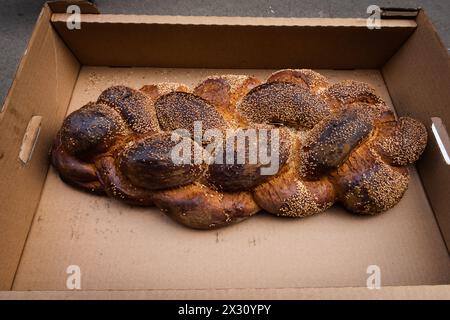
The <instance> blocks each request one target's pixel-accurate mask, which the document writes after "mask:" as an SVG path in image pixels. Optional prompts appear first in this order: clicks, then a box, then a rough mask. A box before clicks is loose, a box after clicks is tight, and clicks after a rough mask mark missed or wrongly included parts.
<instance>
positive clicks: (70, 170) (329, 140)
mask: <svg viewBox="0 0 450 320" xmlns="http://www.w3.org/2000/svg"><path fill="white" fill-rule="evenodd" d="M194 121H201V122H202V129H203V131H202V133H205V132H207V131H206V130H207V129H215V131H209V135H208V136H207V137H203V138H204V139H203V140H201V141H199V140H197V138H198V137H193V136H192V134H193V133H194V132H193V124H194ZM177 129H184V131H183V130H181V131H178V133H174V132H172V131H173V130H177ZM231 129H233V130H237V132H240V131H239V130H241V131H242V129H254V130H255V133H256V134H257V135H256V137H257V139H256V140H253V141H252V142H253V143H254V144H258V139H262V138H261V136H259V135H258V133H261V132H263V131H262V130H268V129H270V130H273V129H277V130H279V134H280V141H279V151H280V153H279V163H278V171H276V172H273V173H271V174H270V175H263V174H262V173H261V169H263V168H265V167H266V166H267V165H265V164H263V163H262V162H261V159H260V158H259V157H257V158H256V159H257V160H256V161H253V160H252V161H253V162H252V161H250V159H251V158H252V157H251V155H253V157H254V150H255V149H252V148H251V145H250V144H248V143H247V144H244V145H238V144H231V145H232V146H233V148H231V149H230V150H229V151H230V154H232V155H234V157H233V159H234V160H233V162H231V163H230V162H225V163H223V162H222V164H221V163H217V162H211V160H212V159H216V160H217V157H218V155H219V154H220V152H219V151H220V150H221V148H220V147H219V146H220V145H222V147H223V148H224V150H226V144H225V145H223V142H221V143H220V144H217V143H215V140H214V134H217V133H218V134H219V135H223V136H226V133H227V132H228V131H229V130H231ZM273 132H275V131H267V133H268V134H269V139H268V140H269V142H270V143H269V146H270V145H272V142H273V141H272V138H273V136H272V135H273V134H274V133H273ZM180 134H181V135H182V136H180ZM185 135H187V136H185ZM205 138H206V139H205ZM194 140H195V141H196V142H194ZM180 141H185V142H187V143H188V144H187V146H188V147H187V149H182V150H183V151H182V152H183V153H184V152H188V151H187V150H190V156H188V157H187V158H188V159H189V158H190V159H191V160H192V161H190V162H189V163H183V162H181V163H178V162H174V158H173V154H172V152H173V151H174V150H179V149H178V146H179V145H178V143H179V142H180ZM247 141H249V140H247ZM426 141H427V131H426V129H425V127H424V126H423V125H422V124H421V123H420V122H418V121H416V120H414V119H412V118H408V117H401V118H400V119H396V117H395V115H394V114H393V113H392V112H391V111H389V109H388V107H387V106H386V104H385V103H384V102H383V100H382V99H381V98H379V97H378V96H377V95H376V93H375V91H374V90H373V89H372V88H371V87H370V86H369V85H367V84H365V83H360V82H356V81H341V82H338V83H335V84H331V85H330V84H329V82H328V80H327V79H326V78H325V77H323V76H322V75H320V74H318V73H316V72H314V71H312V70H309V69H299V70H295V69H287V70H280V71H277V72H275V73H273V74H272V75H271V76H270V77H269V78H268V79H267V81H266V82H265V83H262V84H261V82H260V81H259V80H258V79H256V78H254V77H251V76H243V75H219V76H211V77H208V78H207V79H205V80H204V81H202V82H200V83H199V84H198V85H197V86H196V87H195V89H194V90H193V91H192V93H191V90H190V89H189V88H188V87H187V86H185V85H183V84H179V83H160V84H150V85H145V86H143V87H142V88H141V90H139V91H138V90H134V89H131V88H128V87H125V86H115V87H111V88H108V89H106V90H105V91H103V92H102V94H101V95H100V97H99V99H98V100H97V102H95V103H89V104H87V105H86V106H84V107H82V108H81V109H79V110H77V111H75V112H73V113H72V114H70V115H69V116H68V117H67V118H66V120H65V121H64V123H63V125H62V127H61V130H60V131H59V133H58V135H57V137H56V139H55V142H54V145H53V148H52V151H51V161H52V164H53V166H54V167H55V168H56V169H57V171H58V172H59V174H60V176H61V178H62V179H63V180H64V181H66V182H67V183H69V184H71V185H73V186H76V187H78V188H81V189H83V190H86V191H89V192H93V193H98V194H103V193H106V194H107V195H109V196H111V197H113V198H116V199H119V200H121V201H123V202H126V203H129V204H133V205H141V206H150V205H156V206H157V207H158V208H160V209H161V210H162V211H163V212H165V213H166V214H167V215H168V216H170V217H172V218H173V219H175V220H176V221H178V222H180V223H182V224H184V225H186V226H189V227H192V228H197V229H210V228H217V227H222V226H225V225H229V224H232V223H236V222H238V221H241V220H243V219H246V218H248V217H250V216H252V215H254V214H255V213H256V212H258V211H259V210H261V208H262V209H264V210H266V211H267V212H270V213H272V214H275V215H278V216H286V217H306V216H310V215H313V214H317V213H320V212H323V211H325V210H326V209H327V208H329V207H330V206H331V205H333V203H335V202H340V203H341V204H342V205H343V206H344V207H346V208H347V209H348V210H349V211H352V212H355V213H358V214H376V213H380V212H384V211H386V210H389V209H390V208H392V207H393V206H394V205H395V204H397V203H398V202H399V201H400V199H401V198H402V196H403V194H404V192H405V191H406V189H407V186H408V181H409V175H408V170H407V168H406V167H404V166H406V165H408V164H410V163H413V162H414V161H416V160H417V159H418V158H419V156H420V154H421V153H422V152H423V150H424V148H425V146H426ZM197 142H198V143H197ZM180 150H181V149H180ZM256 150H258V149H256ZM238 151H240V154H241V155H242V154H243V155H244V157H243V159H240V160H239V158H238V157H237V154H238V153H239V152H238ZM242 151H243V152H242ZM259 151H260V150H258V152H259ZM199 154H201V156H200V162H198V158H196V156H195V155H197V156H198V155H199ZM253 159H254V158H253ZM272 159H273V158H272ZM222 160H223V161H225V160H226V159H222Z"/></svg>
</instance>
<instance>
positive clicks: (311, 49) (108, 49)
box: [52, 14, 416, 69]
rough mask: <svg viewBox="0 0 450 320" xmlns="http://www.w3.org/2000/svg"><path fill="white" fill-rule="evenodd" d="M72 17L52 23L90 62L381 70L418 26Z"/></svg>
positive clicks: (410, 23)
mask: <svg viewBox="0 0 450 320" xmlns="http://www.w3.org/2000/svg"><path fill="white" fill-rule="evenodd" d="M67 17H68V16H67V15H65V14H55V15H53V17H52V23H53V25H54V26H55V28H56V30H57V32H58V33H59V34H60V36H61V37H62V38H63V39H64V41H65V42H66V44H67V45H68V47H69V48H70V49H71V50H72V52H74V53H75V55H76V56H77V57H78V59H79V60H80V61H81V63H82V64H83V65H106V66H146V67H148V66H153V67H172V68H173V67H188V68H189V67H191V68H193V67H198V68H287V67H297V66H309V67H310V68H332V69H354V68H379V67H381V66H382V65H383V64H384V63H385V62H386V61H387V60H388V59H389V58H390V57H391V56H392V55H393V54H394V53H395V52H396V51H397V50H398V48H399V47H400V46H401V45H402V44H403V43H404V42H405V41H406V39H407V38H408V37H409V36H410V35H411V33H412V32H413V31H414V29H415V27H416V23H415V21H414V20H387V21H384V20H383V21H382V28H381V29H376V30H369V29H368V28H367V27H366V20H365V19H313V18H309V19H306V18H304V19H302V18H253V17H250V18H243V17H169V16H160V17H156V16H139V15H126V16H124V15H106V14H105V15H103V14H102V15H82V17H81V28H80V29H79V30H68V29H67V26H66V20H67Z"/></svg>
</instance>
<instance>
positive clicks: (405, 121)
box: [375, 117, 427, 166]
mask: <svg viewBox="0 0 450 320" xmlns="http://www.w3.org/2000/svg"><path fill="white" fill-rule="evenodd" d="M379 136H380V137H379V139H377V140H376V141H375V150H376V151H377V152H378V154H379V155H380V156H381V157H382V158H383V160H385V161H386V162H388V163H390V164H392V165H394V166H405V165H408V164H410V163H413V162H415V161H417V160H418V159H419V156H420V155H421V154H422V152H423V151H424V149H425V146H426V145H427V130H426V129H425V126H424V125H423V124H422V123H420V122H419V121H417V120H414V119H412V118H408V117H401V118H400V119H398V121H393V122H389V123H387V124H386V125H384V126H383V127H382V130H380V133H379Z"/></svg>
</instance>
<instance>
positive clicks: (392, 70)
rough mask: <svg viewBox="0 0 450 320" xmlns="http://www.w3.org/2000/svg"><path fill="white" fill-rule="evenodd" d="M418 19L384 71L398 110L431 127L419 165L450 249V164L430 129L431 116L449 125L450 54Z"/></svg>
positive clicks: (422, 17)
mask: <svg viewBox="0 0 450 320" xmlns="http://www.w3.org/2000/svg"><path fill="white" fill-rule="evenodd" d="M417 21H418V28H417V30H416V31H415V32H414V34H413V35H412V36H411V37H410V39H409V40H408V41H407V42H406V43H405V44H404V45H403V46H402V48H401V49H400V50H399V51H398V52H397V53H396V54H395V55H394V56H393V57H392V58H391V59H390V60H389V61H388V62H387V63H386V65H385V66H384V67H383V69H382V72H383V76H384V79H385V81H386V83H387V85H388V87H389V89H390V94H391V97H392V99H393V102H394V104H395V106H396V109H397V111H398V112H399V113H400V114H402V115H410V116H412V117H415V118H417V119H419V120H420V121H422V122H423V123H424V124H426V126H427V128H428V134H429V142H428V145H427V148H426V150H425V152H424V154H423V155H422V160H421V161H419V162H418V163H417V168H418V171H419V173H420V177H421V179H422V182H423V184H424V187H425V189H426V191H427V195H428V199H429V201H430V203H431V205H432V208H433V211H434V213H435V215H436V218H437V219H438V222H439V226H440V228H441V232H442V234H443V236H444V239H445V240H446V243H447V248H448V250H449V251H450V208H449V203H448V200H449V195H450V166H448V165H447V164H446V163H445V161H444V159H443V156H442V154H441V152H440V151H439V148H438V145H437V142H436V140H435V138H434V136H433V134H432V132H431V122H432V121H431V118H432V117H439V118H441V120H442V123H443V125H444V126H445V125H446V126H447V130H448V129H449V126H450V111H449V104H450V56H449V54H448V53H447V50H446V48H445V47H444V45H443V44H442V42H441V41H440V39H439V37H438V35H437V33H436V31H435V30H434V28H433V25H432V24H431V22H430V21H429V19H428V18H427V17H426V15H425V13H424V12H423V11H421V12H420V13H419V15H418V17H417Z"/></svg>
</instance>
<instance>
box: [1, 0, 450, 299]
mask: <svg viewBox="0 0 450 320" xmlns="http://www.w3.org/2000/svg"><path fill="white" fill-rule="evenodd" d="M78 3H79V5H80V7H81V9H82V11H83V12H84V14H82V17H81V29H79V30H69V29H68V28H67V26H66V20H67V18H68V15H67V14H65V13H64V12H66V8H65V5H64V4H63V3H62V2H54V3H48V4H46V5H45V6H44V8H43V10H42V12H41V15H40V17H39V19H38V22H37V24H36V27H35V29H34V32H33V35H32V37H31V40H30V43H29V45H28V48H27V50H26V52H25V54H24V57H23V59H22V62H21V63H20V66H19V68H18V71H17V74H16V78H15V80H14V83H13V85H12V88H11V90H10V92H9V94H8V96H7V99H6V101H5V104H4V106H3V109H2V111H1V113H0V137H1V140H0V176H1V180H0V186H1V192H0V210H1V211H0V289H1V290H3V291H2V292H0V298H450V257H449V254H448V250H447V248H449V247H450V209H449V207H448V200H449V199H448V197H449V195H450V170H449V169H450V168H449V166H448V165H447V164H446V163H445V161H444V159H443V156H442V154H441V152H440V149H439V147H438V144H437V142H436V140H435V137H434V136H433V134H432V132H431V124H432V120H431V118H432V117H439V118H440V119H441V121H439V120H437V121H435V126H436V128H437V129H439V130H442V129H443V128H444V126H443V124H447V125H448V124H449V123H450V110H449V109H448V105H449V103H450V90H449V88H450V62H449V57H448V54H447V51H446V49H445V48H444V47H443V45H442V43H441V42H440V40H439V38H438V36H437V34H436V32H435V30H434V29H433V26H432V25H431V23H430V21H429V19H428V18H427V16H426V14H425V13H424V12H423V10H416V11H414V10H413V11H404V12H403V13H406V14H402V15H399V17H397V18H395V17H394V18H392V17H391V19H383V20H382V28H381V29H378V30H377V29H375V30H369V29H368V28H367V27H366V21H365V19H322V18H320V19H309V18H308V19H303V18H300V19H298V18H286V19H284V18H242V17H166V16H137V15H133V16H129V15H103V14H95V13H96V12H97V10H96V8H95V7H93V6H92V5H90V4H89V3H85V2H78ZM86 13H87V14H86ZM385 13H386V15H392V11H391V12H390V11H386V12H385ZM281 68H312V69H315V70H318V71H319V72H321V73H323V74H324V75H326V76H328V77H329V78H330V80H331V81H332V82H334V81H338V80H341V79H355V80H361V81H365V82H368V83H370V84H371V85H372V86H373V87H375V89H376V90H377V92H378V93H379V94H380V95H381V96H382V97H383V98H384V99H385V100H386V101H387V103H388V104H389V105H390V106H391V107H393V108H395V111H396V112H397V114H399V115H409V116H412V117H414V118H416V119H419V120H421V121H422V122H423V123H424V124H426V126H427V128H428V129H429V143H428V146H427V149H426V151H425V153H424V154H423V156H422V158H421V159H420V160H419V161H418V162H417V164H416V166H415V167H414V166H411V167H410V172H411V183H410V187H409V189H408V191H407V193H406V194H405V197H404V198H403V199H402V201H401V202H400V203H399V204H398V205H397V206H396V207H395V208H393V209H392V210H390V212H388V213H386V214H383V215H379V216H375V217H359V216H355V215H351V214H349V213H347V212H345V211H344V210H343V209H341V208H340V207H338V206H336V207H333V208H332V209H330V210H328V211H327V212H326V213H324V214H321V215H318V216H314V217H310V218H306V219H297V220H295V219H281V218H276V217H272V216H270V215H268V214H260V215H257V216H255V217H253V218H251V219H249V220H247V221H245V222H243V223H240V224H238V225H235V226H232V227H229V228H224V229H220V230H212V231H196V230H190V229H187V228H185V227H182V226H180V225H177V224H176V223H174V222H172V221H171V220H169V219H168V218H166V217H165V216H163V215H162V214H161V213H160V212H159V211H158V210H157V209H154V208H135V207H130V206H126V205H123V204H121V203H119V202H117V201H114V200H112V199H108V198H106V197H98V196H93V195H89V194H86V193H83V192H81V191H78V190H75V189H73V188H71V187H69V186H67V185H66V184H64V183H63V182H62V181H61V180H60V179H59V177H58V176H57V174H56V172H55V170H54V169H53V168H49V160H48V151H49V148H50V145H51V143H52V140H53V137H54V136H55V133H56V132H57V130H58V129H59V127H60V125H61V123H62V121H63V119H64V117H65V116H66V115H67V114H68V113H69V112H71V111H73V110H75V109H76V108H79V107H81V106H82V105H83V104H85V103H86V102H88V101H91V100H95V99H96V97H97V96H98V94H99V93H100V92H101V91H102V90H103V89H105V88H107V87H108V86H110V85H113V84H119V83H121V84H126V85H128V86H131V87H135V88H138V87H140V86H141V85H143V84H148V83H152V82H160V81H179V82H184V83H186V84H188V85H191V86H192V85H194V84H195V83H196V82H197V81H198V80H200V79H201V78H202V77H204V76H206V75H208V74H215V73H245V74H252V75H256V76H258V77H260V78H261V79H264V78H265V77H266V76H267V75H269V74H270V72H271V71H273V70H275V69H281ZM234 69H237V70H234ZM435 120H436V119H435ZM441 135H442V137H441V138H442V141H443V143H444V144H446V143H448V140H445V139H448V137H446V136H445V132H443V131H441ZM446 245H447V246H446ZM70 265H77V266H79V267H80V270H81V290H75V291H70V290H68V289H67V286H66V280H67V278H68V274H67V273H66V272H67V268H68V267H69V266H70ZM370 265H376V266H379V268H380V270H381V285H382V288H381V289H379V290H369V289H368V288H367V287H366V281H367V278H368V277H369V274H368V273H367V268H368V267H369V266H370Z"/></svg>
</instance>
